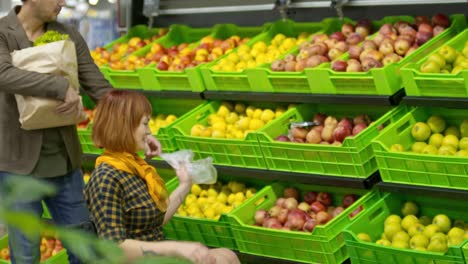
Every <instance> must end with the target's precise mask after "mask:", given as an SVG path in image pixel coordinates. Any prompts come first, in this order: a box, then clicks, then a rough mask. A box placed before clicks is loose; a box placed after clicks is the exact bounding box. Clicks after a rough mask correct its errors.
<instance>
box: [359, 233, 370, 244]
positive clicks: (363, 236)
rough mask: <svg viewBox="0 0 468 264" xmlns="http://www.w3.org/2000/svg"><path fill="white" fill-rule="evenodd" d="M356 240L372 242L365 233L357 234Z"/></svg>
mask: <svg viewBox="0 0 468 264" xmlns="http://www.w3.org/2000/svg"><path fill="white" fill-rule="evenodd" d="M357 238H358V239H360V240H362V241H366V242H372V239H371V237H370V236H369V235H368V234H366V233H359V234H357Z"/></svg>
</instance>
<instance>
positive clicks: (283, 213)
mask: <svg viewBox="0 0 468 264" xmlns="http://www.w3.org/2000/svg"><path fill="white" fill-rule="evenodd" d="M288 214H289V210H288V209H286V208H282V209H281V210H280V211H279V213H278V216H277V217H276V218H277V219H278V221H279V222H280V223H281V224H284V223H286V221H287V220H288Z"/></svg>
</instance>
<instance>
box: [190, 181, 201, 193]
mask: <svg viewBox="0 0 468 264" xmlns="http://www.w3.org/2000/svg"><path fill="white" fill-rule="evenodd" d="M201 191H202V188H201V187H200V185H198V184H196V183H195V184H192V187H191V188H190V192H191V193H192V194H194V195H197V196H198V195H199V194H200V192H201Z"/></svg>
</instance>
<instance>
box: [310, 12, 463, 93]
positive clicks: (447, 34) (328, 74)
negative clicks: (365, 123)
mask: <svg viewBox="0 0 468 264" xmlns="http://www.w3.org/2000/svg"><path fill="white" fill-rule="evenodd" d="M399 20H404V21H408V22H410V23H412V22H413V20H414V18H413V17H409V16H393V17H386V18H384V19H382V20H380V22H381V23H382V24H383V23H395V22H397V21H399ZM450 20H451V25H450V27H449V28H447V29H446V30H444V31H443V32H442V33H441V34H439V35H437V36H435V37H434V38H432V39H431V40H429V41H428V42H426V43H424V45H422V46H421V47H419V48H418V49H417V50H416V51H414V52H413V53H411V54H410V55H408V56H406V57H404V58H403V59H402V60H400V61H399V62H396V63H391V64H389V65H386V66H384V67H382V68H374V69H371V70H370V71H368V72H336V71H333V70H332V69H331V63H324V64H322V65H320V66H319V67H316V68H313V69H312V70H311V74H310V75H308V76H309V77H310V78H312V80H313V82H312V83H313V84H314V86H313V87H312V88H311V91H312V93H317V94H360V95H392V94H394V93H395V92H397V91H398V90H399V89H400V88H401V87H403V82H402V80H401V76H400V74H399V72H400V69H401V68H402V67H403V66H405V65H406V64H408V63H411V62H416V61H418V60H420V59H421V58H423V57H425V56H426V55H427V54H429V53H430V52H432V51H433V50H434V49H436V48H438V47H440V46H441V45H443V44H445V43H446V42H447V41H448V40H449V39H451V38H452V37H454V36H455V35H456V34H458V32H460V31H462V30H464V29H465V28H466V19H465V16H464V15H452V16H451V17H450ZM340 59H341V60H348V59H349V53H345V54H344V55H342V57H340Z"/></svg>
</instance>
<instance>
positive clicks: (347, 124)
mask: <svg viewBox="0 0 468 264" xmlns="http://www.w3.org/2000/svg"><path fill="white" fill-rule="evenodd" d="M339 126H343V127H346V128H349V129H351V128H352V127H353V120H351V119H349V118H347V117H343V118H341V120H340V122H338V125H337V127H339Z"/></svg>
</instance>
